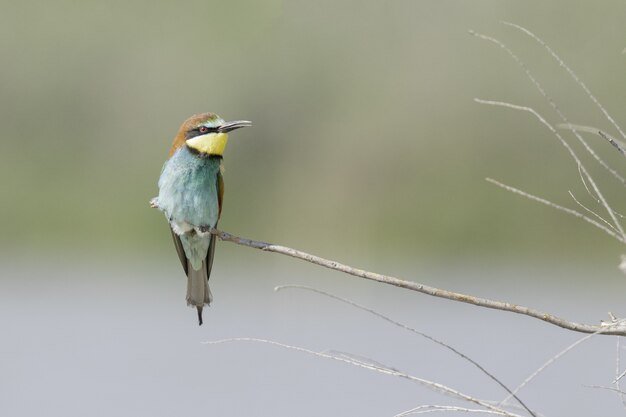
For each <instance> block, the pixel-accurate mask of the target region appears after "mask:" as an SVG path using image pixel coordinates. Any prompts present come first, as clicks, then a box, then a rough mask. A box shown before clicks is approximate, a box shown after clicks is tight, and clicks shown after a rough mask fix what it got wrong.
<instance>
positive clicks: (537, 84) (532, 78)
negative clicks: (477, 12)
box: [470, 25, 626, 187]
mask: <svg viewBox="0 0 626 417" xmlns="http://www.w3.org/2000/svg"><path fill="white" fill-rule="evenodd" d="M512 26H515V25H512ZM518 28H519V29H522V30H525V29H523V28H521V27H518ZM470 33H471V34H472V35H474V36H476V37H478V38H480V39H483V40H486V41H489V42H492V43H495V44H496V45H498V46H499V47H500V48H502V49H503V50H504V51H506V53H507V54H509V56H510V57H511V58H512V59H513V61H515V62H516V63H517V64H518V65H519V66H520V68H521V69H522V70H523V71H524V73H525V74H526V77H527V78H528V79H529V80H530V82H531V83H532V84H533V85H534V86H535V88H536V89H537V91H539V93H540V94H541V95H542V96H543V97H544V98H545V99H546V101H547V102H548V104H550V106H551V107H552V108H553V109H554V111H555V112H556V114H557V115H558V116H559V117H560V118H561V120H562V121H563V122H564V123H563V124H569V121H568V120H567V117H566V116H565V113H563V112H562V111H561V109H560V108H559V106H557V104H556V102H555V101H554V100H553V99H552V97H550V96H549V95H548V93H547V92H546V91H545V90H544V88H543V87H542V85H541V83H540V82H539V80H537V78H535V76H534V75H533V74H532V73H531V72H530V70H529V69H528V67H527V66H526V64H524V61H522V60H521V59H520V58H519V57H518V56H517V55H515V53H514V52H513V51H512V50H511V49H509V47H507V46H506V45H505V44H504V43H503V42H501V41H499V40H498V39H496V38H493V37H491V36H487V35H483V34H480V33H476V32H473V31H470ZM533 36H534V35H533ZM536 39H538V40H540V39H539V38H536ZM544 45H545V44H544ZM546 46H547V45H546ZM583 86H584V85H583ZM598 104H599V103H598ZM600 107H601V106H600ZM571 132H572V133H573V134H574V136H575V137H576V139H578V141H579V142H580V143H581V144H582V145H583V147H584V148H585V150H586V151H587V152H589V154H590V155H591V156H593V158H594V159H595V160H596V161H597V162H598V163H599V164H600V165H602V167H604V169H606V170H607V171H609V172H610V173H611V174H612V175H613V176H615V177H616V178H617V179H618V180H619V181H621V182H622V183H624V181H625V180H624V178H623V177H622V176H620V175H619V174H618V173H617V171H615V170H614V169H613V168H611V167H610V166H609V165H608V164H607V163H606V162H604V160H603V159H602V158H600V156H599V155H598V154H597V153H596V152H595V151H594V150H593V148H592V147H591V146H589V144H588V143H587V141H586V140H585V139H584V138H583V137H582V136H581V135H580V134H579V133H578V130H576V129H571ZM570 152H572V151H571V150H570ZM575 159H576V158H575ZM578 163H579V164H580V161H578ZM585 174H586V175H589V174H587V173H586V171H585ZM583 181H584V179H583ZM625 185H626V184H625ZM586 186H587V185H586V184H585V187H586Z"/></svg>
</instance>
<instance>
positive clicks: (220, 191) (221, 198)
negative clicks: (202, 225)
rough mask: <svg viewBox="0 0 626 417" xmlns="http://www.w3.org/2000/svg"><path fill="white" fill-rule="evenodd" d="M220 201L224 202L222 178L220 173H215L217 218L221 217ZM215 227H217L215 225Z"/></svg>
mask: <svg viewBox="0 0 626 417" xmlns="http://www.w3.org/2000/svg"><path fill="white" fill-rule="evenodd" d="M222 201H224V177H223V176H222V173H221V172H218V173H217V206H218V211H217V218H218V220H219V218H220V216H221V215H222ZM215 227H217V225H215Z"/></svg>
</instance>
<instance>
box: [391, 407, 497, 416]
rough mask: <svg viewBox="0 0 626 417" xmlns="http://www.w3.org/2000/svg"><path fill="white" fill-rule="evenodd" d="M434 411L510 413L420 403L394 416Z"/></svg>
mask: <svg viewBox="0 0 626 417" xmlns="http://www.w3.org/2000/svg"><path fill="white" fill-rule="evenodd" d="M434 412H458V413H479V414H492V415H497V416H503V415H508V413H507V414H504V413H502V412H498V411H493V410H480V409H475V408H466V407H457V406H450V405H420V406H419V407H415V408H411V409H410V410H406V411H403V412H401V413H399V414H396V415H395V416H394V417H406V416H410V415H413V414H426V413H434Z"/></svg>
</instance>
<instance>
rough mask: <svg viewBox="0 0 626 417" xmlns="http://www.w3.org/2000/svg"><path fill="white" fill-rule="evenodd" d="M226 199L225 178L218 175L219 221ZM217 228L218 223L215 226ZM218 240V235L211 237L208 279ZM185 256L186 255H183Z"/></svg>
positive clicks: (219, 173) (207, 255)
mask: <svg viewBox="0 0 626 417" xmlns="http://www.w3.org/2000/svg"><path fill="white" fill-rule="evenodd" d="M223 199H224V177H222V173H221V172H218V173H217V207H218V211H217V213H218V214H217V218H218V220H219V218H220V215H221V214H222V201H223ZM215 227H217V223H216V224H215ZM216 240H217V235H211V243H209V250H208V251H207V254H206V262H205V264H206V272H207V277H211V268H213V257H214V256H215V242H216ZM183 256H184V253H183Z"/></svg>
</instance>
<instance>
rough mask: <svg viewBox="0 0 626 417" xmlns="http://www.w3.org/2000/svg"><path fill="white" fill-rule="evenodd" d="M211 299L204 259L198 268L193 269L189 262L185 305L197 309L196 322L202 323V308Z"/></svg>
mask: <svg viewBox="0 0 626 417" xmlns="http://www.w3.org/2000/svg"><path fill="white" fill-rule="evenodd" d="M212 300H213V297H212V296H211V290H210V289H209V275H208V270H207V266H206V260H204V261H202V266H201V267H200V269H199V270H195V269H193V267H192V266H191V262H189V263H188V269H187V305H190V306H194V307H196V309H197V310H198V323H199V324H200V325H202V308H203V307H204V306H205V305H208V304H210V303H211V301H212Z"/></svg>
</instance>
